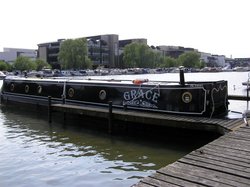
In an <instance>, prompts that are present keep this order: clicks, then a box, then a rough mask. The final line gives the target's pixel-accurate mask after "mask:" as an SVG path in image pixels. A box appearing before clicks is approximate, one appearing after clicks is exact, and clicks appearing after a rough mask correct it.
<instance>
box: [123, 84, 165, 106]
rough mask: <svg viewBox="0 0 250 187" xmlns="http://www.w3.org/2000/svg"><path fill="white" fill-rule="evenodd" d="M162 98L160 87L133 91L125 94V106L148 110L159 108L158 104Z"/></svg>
mask: <svg viewBox="0 0 250 187" xmlns="http://www.w3.org/2000/svg"><path fill="white" fill-rule="evenodd" d="M159 97H160V90H159V86H157V87H155V88H153V89H147V90H146V89H142V88H139V89H132V90H130V91H127V92H124V94H123V99H124V100H123V105H129V106H141V107H146V108H158V107H157V105H156V104H157V103H158V99H159Z"/></svg>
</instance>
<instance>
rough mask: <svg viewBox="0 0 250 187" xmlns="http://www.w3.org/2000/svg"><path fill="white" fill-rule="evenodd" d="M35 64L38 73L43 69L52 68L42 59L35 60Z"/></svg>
mask: <svg viewBox="0 0 250 187" xmlns="http://www.w3.org/2000/svg"><path fill="white" fill-rule="evenodd" d="M35 64H36V70H37V71H41V70H42V69H43V68H51V66H50V65H49V64H48V63H47V62H44V61H43V60H41V59H37V60H35Z"/></svg>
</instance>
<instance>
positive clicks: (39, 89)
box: [37, 85, 43, 94]
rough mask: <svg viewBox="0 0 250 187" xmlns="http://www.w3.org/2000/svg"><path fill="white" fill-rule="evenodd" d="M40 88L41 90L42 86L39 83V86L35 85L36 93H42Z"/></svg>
mask: <svg viewBox="0 0 250 187" xmlns="http://www.w3.org/2000/svg"><path fill="white" fill-rule="evenodd" d="M42 90H43V88H42V86H40V85H39V86H38V87H37V93H38V94H41V93H42Z"/></svg>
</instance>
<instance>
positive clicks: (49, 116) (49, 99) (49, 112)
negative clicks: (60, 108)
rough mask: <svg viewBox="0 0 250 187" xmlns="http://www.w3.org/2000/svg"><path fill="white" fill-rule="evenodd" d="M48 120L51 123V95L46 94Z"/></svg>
mask: <svg viewBox="0 0 250 187" xmlns="http://www.w3.org/2000/svg"><path fill="white" fill-rule="evenodd" d="M48 120H49V123H51V96H48Z"/></svg>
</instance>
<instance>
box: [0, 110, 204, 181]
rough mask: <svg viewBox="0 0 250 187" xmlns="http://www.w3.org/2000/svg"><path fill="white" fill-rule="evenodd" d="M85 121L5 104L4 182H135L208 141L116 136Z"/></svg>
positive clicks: (0, 128) (1, 119)
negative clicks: (66, 120) (51, 117)
mask: <svg viewBox="0 0 250 187" xmlns="http://www.w3.org/2000/svg"><path fill="white" fill-rule="evenodd" d="M81 120H82V119H81ZM81 120H75V121H74V120H72V121H70V122H69V124H66V126H64V125H62V123H60V119H58V120H54V121H53V123H52V124H51V125H49V124H48V123H47V116H46V114H43V113H42V112H37V111H33V110H27V109H25V108H21V109H18V110H17V109H16V108H13V107H11V106H8V107H2V109H1V111H0V134H1V136H0V137H1V139H0V140H1V143H0V151H1V155H0V159H1V163H0V168H1V169H0V185H1V186H33V185H36V186H49V185H55V186H80V185H83V186H100V185H102V186H130V185H132V184H134V183H136V182H138V181H139V179H140V178H143V177H145V176H148V175H150V174H151V173H152V172H153V171H155V170H156V169H159V168H161V167H163V166H165V165H167V164H168V163H171V162H174V161H175V160H177V159H178V158H180V157H182V156H183V155H185V154H187V153H188V152H190V151H192V150H193V149H195V148H198V147H199V146H201V145H202V144H204V143H205V142H204V141H203V142H202V141H197V139H193V140H190V141H183V140H181V137H180V139H179V141H175V139H172V138H167V139H162V140H161V141H158V140H157V141H155V140H154V139H150V138H152V137H149V138H146V139H145V138H144V139H143V138H142V139H141V137H129V136H118V135H115V136H110V135H108V134H107V133H106V132H103V131H96V130H91V129H89V128H84V127H83V126H84V125H86V123H87V122H86V121H81ZM58 121H59V122H58ZM88 125H89V126H90V125H92V124H88ZM65 127H66V128H65ZM205 141H208V139H206V140H205Z"/></svg>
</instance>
